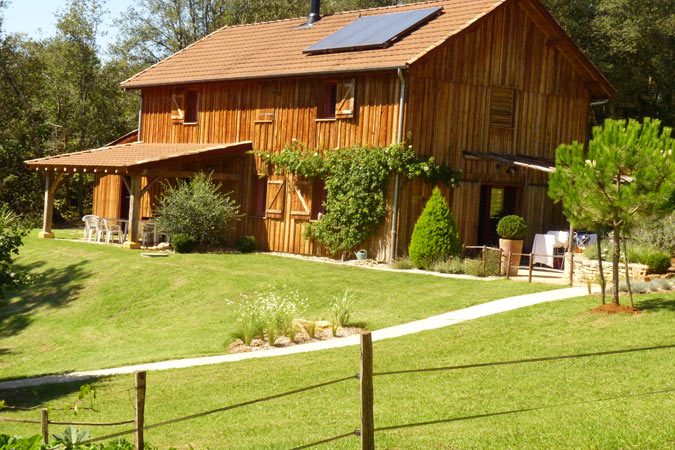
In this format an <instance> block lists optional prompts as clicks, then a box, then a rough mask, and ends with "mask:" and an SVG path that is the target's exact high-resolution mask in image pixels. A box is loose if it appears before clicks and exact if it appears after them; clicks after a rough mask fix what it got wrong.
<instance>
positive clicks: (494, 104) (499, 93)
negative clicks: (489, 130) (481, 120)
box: [490, 87, 516, 128]
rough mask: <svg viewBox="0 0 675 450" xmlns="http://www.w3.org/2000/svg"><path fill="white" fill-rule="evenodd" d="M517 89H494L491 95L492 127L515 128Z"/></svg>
mask: <svg viewBox="0 0 675 450" xmlns="http://www.w3.org/2000/svg"><path fill="white" fill-rule="evenodd" d="M515 101H516V95H515V89H511V88H505V87H493V88H492V90H491V94H490V126H491V127H498V128H513V116H514V114H513V111H514V109H515Z"/></svg>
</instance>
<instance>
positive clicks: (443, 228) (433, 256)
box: [408, 187, 462, 269]
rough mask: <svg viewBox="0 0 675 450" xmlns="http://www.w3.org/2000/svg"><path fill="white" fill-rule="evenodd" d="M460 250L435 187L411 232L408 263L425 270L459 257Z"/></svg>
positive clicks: (455, 233)
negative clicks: (443, 261) (438, 262)
mask: <svg viewBox="0 0 675 450" xmlns="http://www.w3.org/2000/svg"><path fill="white" fill-rule="evenodd" d="M461 250H462V247H461V245H460V243H459V233H458V231H457V224H456V223H455V219H454V218H453V217H452V213H451V212H450V208H449V207H448V203H447V202H446V201H445V199H444V198H443V196H442V195H441V190H440V189H438V188H437V187H436V188H434V191H433V193H432V195H431V198H430V199H429V201H428V202H427V204H426V206H425V207H424V211H422V214H421V215H420V217H419V219H417V223H416V224H415V228H414V229H413V234H412V238H411V240H410V247H409V249H408V253H409V254H410V259H411V260H412V262H413V263H415V265H416V266H417V267H419V268H420V269H424V268H426V267H428V266H429V265H431V264H432V263H433V262H434V261H438V260H444V259H447V258H448V257H450V256H457V255H459V254H460V252H461Z"/></svg>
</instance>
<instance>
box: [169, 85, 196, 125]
mask: <svg viewBox="0 0 675 450" xmlns="http://www.w3.org/2000/svg"><path fill="white" fill-rule="evenodd" d="M198 118H199V92H198V91H195V90H184V89H176V90H174V91H173V96H172V98H171V120H172V121H173V122H174V123H183V124H189V123H197V120H198Z"/></svg>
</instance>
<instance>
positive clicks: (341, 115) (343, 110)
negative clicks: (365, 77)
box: [317, 79, 356, 120]
mask: <svg viewBox="0 0 675 450" xmlns="http://www.w3.org/2000/svg"><path fill="white" fill-rule="evenodd" d="M355 92H356V81H355V80H354V79H348V80H339V81H328V82H325V83H324V85H323V104H321V105H319V111H318V114H317V117H318V119H319V120H324V119H329V120H332V119H351V118H352V117H354V94H355Z"/></svg>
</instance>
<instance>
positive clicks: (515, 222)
mask: <svg viewBox="0 0 675 450" xmlns="http://www.w3.org/2000/svg"><path fill="white" fill-rule="evenodd" d="M526 232H527V224H526V223H525V220H524V219H523V218H522V217H520V216H516V215H511V216H504V217H502V218H501V220H500V221H499V223H498V224H497V234H498V235H499V237H500V238H502V239H515V240H521V239H523V238H524V237H525V233H526Z"/></svg>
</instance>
